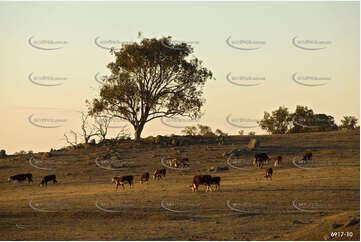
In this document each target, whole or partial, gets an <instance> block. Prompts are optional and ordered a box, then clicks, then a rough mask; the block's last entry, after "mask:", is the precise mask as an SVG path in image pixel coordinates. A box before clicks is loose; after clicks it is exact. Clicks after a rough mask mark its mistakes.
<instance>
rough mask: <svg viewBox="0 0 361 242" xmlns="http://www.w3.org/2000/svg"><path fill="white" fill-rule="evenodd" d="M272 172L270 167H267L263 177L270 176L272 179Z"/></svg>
mask: <svg viewBox="0 0 361 242" xmlns="http://www.w3.org/2000/svg"><path fill="white" fill-rule="evenodd" d="M272 173H273V170H272V168H268V169H267V170H266V175H265V176H264V177H265V178H266V179H268V178H270V179H271V181H272Z"/></svg>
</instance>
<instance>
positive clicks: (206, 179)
mask: <svg viewBox="0 0 361 242" xmlns="http://www.w3.org/2000/svg"><path fill="white" fill-rule="evenodd" d="M211 182H212V177H211V176H210V175H198V176H194V177H193V182H192V191H193V192H196V191H198V186H199V185H206V192H208V190H211V191H212V189H211Z"/></svg>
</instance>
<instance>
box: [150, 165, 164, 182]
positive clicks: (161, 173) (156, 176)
mask: <svg viewBox="0 0 361 242" xmlns="http://www.w3.org/2000/svg"><path fill="white" fill-rule="evenodd" d="M166 173H167V170H166V169H165V168H163V167H162V168H158V169H157V170H156V171H155V172H154V174H153V180H157V179H158V180H159V179H160V178H162V177H165V175H166Z"/></svg>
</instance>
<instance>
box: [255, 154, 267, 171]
mask: <svg viewBox="0 0 361 242" xmlns="http://www.w3.org/2000/svg"><path fill="white" fill-rule="evenodd" d="M269 160H271V159H270V158H269V156H268V155H267V154H266V153H257V154H255V155H254V160H253V164H255V165H256V166H257V167H259V168H262V165H263V163H268V161H269Z"/></svg>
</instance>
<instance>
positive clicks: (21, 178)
mask: <svg viewBox="0 0 361 242" xmlns="http://www.w3.org/2000/svg"><path fill="white" fill-rule="evenodd" d="M26 179H27V180H28V183H29V184H30V182H31V183H33V174H31V173H26V174H18V175H15V176H10V177H9V178H8V182H9V183H10V182H11V181H13V182H15V181H17V182H22V181H25V180H26Z"/></svg>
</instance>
